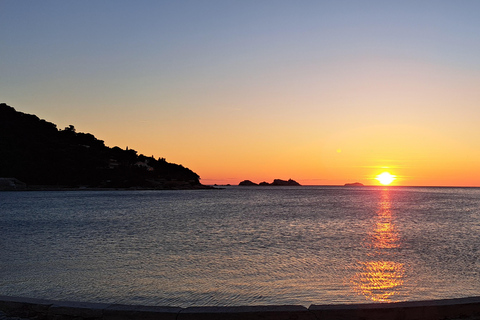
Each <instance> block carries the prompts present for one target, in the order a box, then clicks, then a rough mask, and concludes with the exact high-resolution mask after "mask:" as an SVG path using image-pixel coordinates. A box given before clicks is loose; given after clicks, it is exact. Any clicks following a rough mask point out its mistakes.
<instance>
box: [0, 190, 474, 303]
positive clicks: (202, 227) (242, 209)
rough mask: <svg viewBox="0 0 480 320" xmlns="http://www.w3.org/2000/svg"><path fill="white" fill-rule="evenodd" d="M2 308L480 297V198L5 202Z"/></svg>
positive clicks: (356, 195) (292, 193)
mask: <svg viewBox="0 0 480 320" xmlns="http://www.w3.org/2000/svg"><path fill="white" fill-rule="evenodd" d="M0 295H8V296H16V297H31V298H41V299H53V300H69V301H84V302H103V303H120V304H137V305H157V306H178V307H188V306H240V305H284V304H294V305H303V306H306V307H308V306H310V305H311V304H346V303H372V302H393V301H416V300H427V299H443V298H461V297H468V296H478V295H480V189H479V188H433V187H336V186H302V187H269V186H265V187H240V186H231V187H230V186H229V187H224V188H221V189H220V188H219V189H214V190H164V191H154V190H151V191H135V190H117V191H32V192H30V191H22V192H1V193H0Z"/></svg>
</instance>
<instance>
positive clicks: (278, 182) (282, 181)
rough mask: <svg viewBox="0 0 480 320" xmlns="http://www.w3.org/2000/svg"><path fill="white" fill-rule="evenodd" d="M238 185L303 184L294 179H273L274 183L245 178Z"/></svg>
mask: <svg viewBox="0 0 480 320" xmlns="http://www.w3.org/2000/svg"><path fill="white" fill-rule="evenodd" d="M238 185H239V186H300V185H301V184H300V183H298V182H297V181H295V180H292V179H288V180H281V179H275V180H273V182H272V183H268V182H265V181H263V182H260V183H255V182H252V181H250V180H243V181H242V182H240V183H239V184H238Z"/></svg>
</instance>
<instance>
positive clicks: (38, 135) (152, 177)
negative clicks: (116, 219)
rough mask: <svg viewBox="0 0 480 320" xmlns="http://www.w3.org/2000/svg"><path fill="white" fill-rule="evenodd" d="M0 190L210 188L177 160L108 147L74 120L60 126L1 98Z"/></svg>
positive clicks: (128, 149)
mask: <svg viewBox="0 0 480 320" xmlns="http://www.w3.org/2000/svg"><path fill="white" fill-rule="evenodd" d="M0 178H3V179H2V180H1V181H0V190H1V189H2V186H3V189H4V190H8V189H9V188H10V189H12V188H13V189H51V188H146V189H199V188H212V187H209V186H204V185H202V184H201V183H200V177H199V176H198V174H196V173H195V172H193V171H192V170H190V169H188V168H185V167H184V166H182V165H179V164H174V163H169V162H167V161H166V160H165V158H158V159H155V158H154V157H153V156H151V157H147V156H145V155H143V154H138V153H137V151H135V150H134V149H130V148H128V147H126V149H122V148H119V147H113V148H110V147H107V146H105V144H104V142H103V141H102V140H99V139H97V138H95V136H93V135H92V134H90V133H82V132H77V131H76V130H75V127H74V126H73V125H70V126H68V127H66V128H65V129H63V130H59V129H57V126H56V125H55V124H53V123H51V122H47V121H45V120H41V119H39V118H38V117H37V116H35V115H31V114H26V113H22V112H18V111H16V110H15V109H14V108H13V107H10V106H8V105H6V104H5V103H1V104H0Z"/></svg>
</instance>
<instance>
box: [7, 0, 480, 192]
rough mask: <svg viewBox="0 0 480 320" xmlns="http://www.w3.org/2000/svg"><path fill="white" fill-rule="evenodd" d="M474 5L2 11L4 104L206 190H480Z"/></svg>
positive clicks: (108, 5)
mask: <svg viewBox="0 0 480 320" xmlns="http://www.w3.org/2000/svg"><path fill="white" fill-rule="evenodd" d="M479 13H480V1H439V0H436V1H342V0H335V1H280V0H271V1H266V0H265V1H257V0H255V1H250V0H242V1H240V0H239V1H229V0H218V1H199V0H195V1H183V0H176V1H120V0H115V1H106V0H102V1H88V0H82V1H68V0H67V1H65V0H61V1H48V0H44V1H33V0H32V1H27V0H24V1H18V0H12V1H10V0H0V102H5V103H7V104H9V105H11V106H13V107H14V108H16V109H17V110H18V111H22V112H26V113H33V114H36V115H37V116H39V117H40V118H43V119H46V120H47V121H51V122H54V123H56V124H57V125H58V127H59V128H64V127H66V126H68V125H70V124H73V125H74V126H75V127H76V129H77V131H80V132H89V133H92V134H94V135H95V136H96V137H97V138H99V139H102V140H104V141H105V144H106V145H108V146H111V147H113V146H119V147H122V148H125V147H126V146H128V147H129V148H133V149H135V150H137V151H138V152H139V153H143V154H145V155H147V156H150V155H153V156H155V157H165V158H166V159H167V161H170V162H174V163H180V164H183V165H184V166H186V167H188V168H190V169H192V170H194V171H195V172H197V173H198V174H199V175H200V177H201V178H202V180H201V181H202V183H205V184H213V183H219V184H222V183H231V184H237V183H238V182H240V181H241V180H244V179H250V180H252V181H255V182H261V181H264V180H265V181H269V182H270V181H272V180H273V179H274V178H281V179H289V178H292V179H295V180H297V181H298V182H300V183H302V184H316V185H332V184H334V185H335V184H344V183H346V182H355V181H359V182H362V183H365V184H376V180H374V177H375V175H376V174H378V173H380V172H382V171H389V172H390V173H392V174H394V175H397V180H396V181H395V182H394V184H396V185H427V186H431V185H443V186H480V167H479V165H480V19H479Z"/></svg>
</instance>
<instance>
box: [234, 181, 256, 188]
mask: <svg viewBox="0 0 480 320" xmlns="http://www.w3.org/2000/svg"><path fill="white" fill-rule="evenodd" d="M238 185H239V186H247V187H249V186H258V184H256V183H255V182H252V181H250V180H243V181H242V182H240V183H239V184H238Z"/></svg>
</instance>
